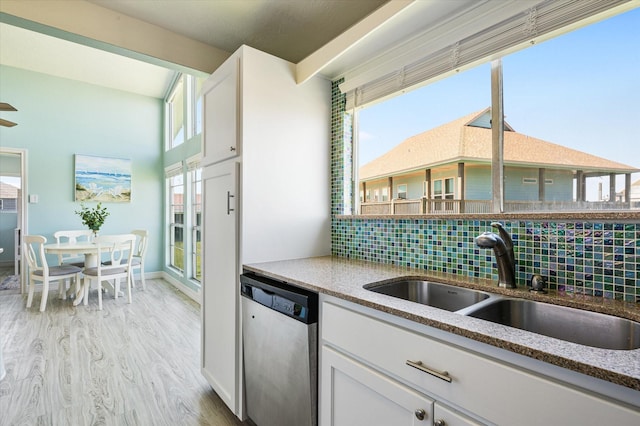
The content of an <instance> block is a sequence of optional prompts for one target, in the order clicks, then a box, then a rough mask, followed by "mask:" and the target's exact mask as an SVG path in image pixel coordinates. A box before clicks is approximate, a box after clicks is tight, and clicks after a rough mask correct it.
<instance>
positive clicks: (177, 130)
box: [167, 75, 186, 149]
mask: <svg viewBox="0 0 640 426" xmlns="http://www.w3.org/2000/svg"><path fill="white" fill-rule="evenodd" d="M184 80H185V76H184V75H181V76H180V78H178V80H177V81H176V84H175V85H174V87H173V90H172V91H171V95H170V96H169V98H168V99H167V115H168V120H167V121H168V123H169V129H168V130H169V132H168V134H169V140H168V147H169V149H171V148H175V147H177V146H178V145H181V144H182V143H183V142H184V141H185V126H184V125H185V122H184V115H185V106H186V104H185V92H184Z"/></svg>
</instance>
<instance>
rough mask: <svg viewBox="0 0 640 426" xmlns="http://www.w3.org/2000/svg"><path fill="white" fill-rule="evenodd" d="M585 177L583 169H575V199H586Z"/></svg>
mask: <svg viewBox="0 0 640 426" xmlns="http://www.w3.org/2000/svg"><path fill="white" fill-rule="evenodd" d="M585 186H586V178H585V176H584V171H583V170H578V171H576V201H578V202H579V201H584V200H586V198H587V197H586V194H585V192H586V191H585Z"/></svg>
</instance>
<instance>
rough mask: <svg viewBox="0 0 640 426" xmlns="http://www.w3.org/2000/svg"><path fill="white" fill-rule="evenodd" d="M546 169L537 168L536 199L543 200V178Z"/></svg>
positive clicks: (544, 178)
mask: <svg viewBox="0 0 640 426" xmlns="http://www.w3.org/2000/svg"><path fill="white" fill-rule="evenodd" d="M546 172H547V169H538V201H544V200H545V198H546V195H545V180H546V177H545V175H546Z"/></svg>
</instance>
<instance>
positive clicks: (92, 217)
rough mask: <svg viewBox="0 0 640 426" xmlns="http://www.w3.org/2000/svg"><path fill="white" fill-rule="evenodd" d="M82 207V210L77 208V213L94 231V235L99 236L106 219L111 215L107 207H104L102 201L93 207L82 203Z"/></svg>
mask: <svg viewBox="0 0 640 426" xmlns="http://www.w3.org/2000/svg"><path fill="white" fill-rule="evenodd" d="M80 208H81V209H80V210H76V214H77V215H78V216H80V218H81V219H82V224H83V225H85V226H87V227H88V228H89V229H91V230H92V231H93V236H94V237H95V236H97V235H98V231H100V228H101V227H102V225H103V224H104V221H105V219H106V218H107V216H109V212H108V211H107V208H106V207H102V203H98V204H97V205H96V206H95V207H94V208H92V209H90V208H89V207H87V206H85V205H84V204H80Z"/></svg>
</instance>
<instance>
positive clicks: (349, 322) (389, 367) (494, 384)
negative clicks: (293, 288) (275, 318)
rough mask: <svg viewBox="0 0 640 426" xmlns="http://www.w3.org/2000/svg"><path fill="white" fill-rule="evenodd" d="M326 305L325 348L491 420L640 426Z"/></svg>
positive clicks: (625, 412) (615, 411) (626, 412)
mask: <svg viewBox="0 0 640 426" xmlns="http://www.w3.org/2000/svg"><path fill="white" fill-rule="evenodd" d="M322 308H323V309H322V339H323V343H324V344H329V345H332V346H334V347H336V348H338V349H340V350H342V351H344V352H347V353H349V354H351V355H352V356H354V357H356V358H359V359H360V360H362V361H363V362H365V363H367V364H369V365H372V366H374V367H376V368H378V369H380V370H381V371H383V372H386V373H387V374H389V375H391V376H392V377H396V378H398V379H400V380H401V381H403V382H405V383H408V384H409V385H411V386H412V387H414V388H415V389H418V390H421V391H424V392H426V393H427V394H429V395H435V396H436V399H438V400H445V401H449V402H450V403H452V404H455V405H457V406H459V407H463V408H464V409H465V410H468V411H469V412H472V413H474V414H476V415H478V416H480V417H482V418H485V419H487V420H490V421H491V422H495V423H497V424H519V425H525V424H527V422H530V423H529V424H545V423H547V424H572V423H573V424H575V422H576V419H577V418H580V419H583V418H584V421H583V422H581V423H580V424H582V425H586V424H593V425H597V424H640V413H638V412H636V411H634V410H631V409H629V408H627V407H622V406H619V405H616V404H614V403H612V402H610V401H607V400H603V399H600V398H597V397H595V396H593V395H591V394H587V393H584V392H581V391H579V390H577V389H575V388H571V387H568V386H565V385H563V384H561V383H558V382H555V381H551V380H549V379H546V378H543V377H540V376H537V375H534V374H532V373H530V372H528V371H524V370H519V369H516V368H514V367H512V366H509V365H506V364H502V363H500V362H499V360H494V359H490V358H486V357H484V356H480V355H477V354H475V353H471V352H467V351H465V350H464V349H463V348H460V347H455V346H452V345H449V344H447V343H444V342H442V341H440V340H436V339H433V338H431V337H428V336H426V335H423V334H419V333H416V332H414V331H410V330H407V329H405V328H402V327H400V326H397V325H394V324H391V323H388V322H386V321H384V320H381V319H378V318H374V315H375V314H376V313H377V312H376V311H374V310H371V316H370V315H365V314H363V313H360V312H356V311H353V310H350V309H348V308H345V307H343V306H338V305H336V304H334V303H332V302H327V301H325V302H324V303H323V307H322ZM407 361H413V362H414V363H418V362H420V363H422V367H424V369H426V370H433V371H435V372H439V373H441V376H442V377H437V376H434V375H432V374H429V373H427V372H425V371H422V370H421V369H418V368H414V367H411V366H409V365H407ZM419 367H420V366H419ZM443 372H447V373H443ZM443 379H447V380H449V379H450V381H445V380H443ZM540 407H544V409H540ZM614 419H615V420H614Z"/></svg>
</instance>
